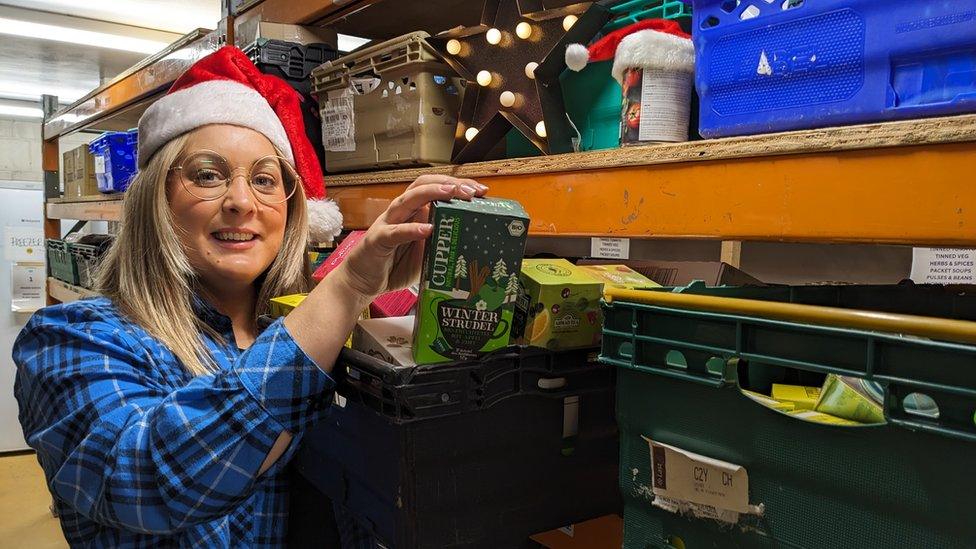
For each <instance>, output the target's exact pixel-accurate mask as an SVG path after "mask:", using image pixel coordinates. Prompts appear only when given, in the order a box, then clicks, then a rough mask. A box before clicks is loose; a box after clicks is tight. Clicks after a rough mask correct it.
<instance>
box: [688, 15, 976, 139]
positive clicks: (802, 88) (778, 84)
mask: <svg viewBox="0 0 976 549" xmlns="http://www.w3.org/2000/svg"><path fill="white" fill-rule="evenodd" d="M693 7H694V10H693V11H694V15H693V17H694V25H695V28H694V30H695V32H694V41H695V49H696V52H697V74H696V85H697V87H698V93H699V95H700V96H701V121H700V126H701V127H700V130H701V135H702V136H703V137H723V136H729V135H743V134H755V133H765V132H773V131H783V130H794V129H802V128H815V127H823V126H834V125H842V124H854V123H862V122H871V121H882V120H893V119H905V118H920V117H925V116H937V115H947V114H954V113H962V112H971V111H976V0H925V1H918V0H888V1H884V2H882V1H879V0H694V4H693Z"/></svg>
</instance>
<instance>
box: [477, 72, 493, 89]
mask: <svg viewBox="0 0 976 549" xmlns="http://www.w3.org/2000/svg"><path fill="white" fill-rule="evenodd" d="M477 80H478V85H480V86H488V85H489V84H491V73H490V72H488V71H480V72H478V76H477Z"/></svg>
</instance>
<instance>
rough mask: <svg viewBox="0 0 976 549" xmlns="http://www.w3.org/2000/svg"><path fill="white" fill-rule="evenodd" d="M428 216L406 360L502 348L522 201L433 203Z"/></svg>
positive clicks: (515, 277)
mask: <svg viewBox="0 0 976 549" xmlns="http://www.w3.org/2000/svg"><path fill="white" fill-rule="evenodd" d="M430 222H431V223H432V224H433V226H434V232H433V234H431V236H430V238H429V239H428V241H427V246H426V249H425V253H424V266H423V273H422V274H421V277H420V302H419V309H418V311H417V317H416V318H417V329H416V330H415V334H414V335H415V338H416V339H415V341H414V348H413V352H414V359H416V361H417V363H418V364H435V363H438V362H448V361H451V360H473V359H476V358H478V357H480V356H482V355H484V354H485V353H488V352H491V351H493V350H495V349H500V348H502V347H505V346H507V345H508V343H509V338H510V336H511V327H512V320H513V317H514V313H515V301H516V300H517V299H518V296H519V294H520V291H519V271H520V269H521V266H522V256H523V255H524V254H525V238H526V235H527V233H528V228H529V217H528V215H526V213H525V210H524V209H522V205H521V204H519V203H518V202H516V201H514V200H506V199H500V198H477V199H474V200H472V201H471V202H466V201H463V200H452V201H451V202H438V203H435V204H434V205H432V206H431V208H430Z"/></svg>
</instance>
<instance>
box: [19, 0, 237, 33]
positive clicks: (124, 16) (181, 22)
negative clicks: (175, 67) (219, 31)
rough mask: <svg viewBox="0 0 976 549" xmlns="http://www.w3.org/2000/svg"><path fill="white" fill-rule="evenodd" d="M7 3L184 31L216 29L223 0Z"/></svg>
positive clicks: (29, 0) (37, 0) (36, 0)
mask: <svg viewBox="0 0 976 549" xmlns="http://www.w3.org/2000/svg"><path fill="white" fill-rule="evenodd" d="M3 3H4V4H7V5H12V6H19V7H22V8H27V9H32V10H41V11H48V12H53V13H64V14H71V15H72V16H75V17H84V18H88V19H97V20H101V21H111V22H113V23H119V24H122V25H133V26H136V27H145V28H149V29H159V30H162V31H167V32H176V33H179V34H185V33H187V32H190V31H192V30H194V29H196V28H205V29H215V28H217V22H218V21H220V5H221V0H182V1H174V0H140V1H138V2H131V1H122V0H6V1H4V2H3Z"/></svg>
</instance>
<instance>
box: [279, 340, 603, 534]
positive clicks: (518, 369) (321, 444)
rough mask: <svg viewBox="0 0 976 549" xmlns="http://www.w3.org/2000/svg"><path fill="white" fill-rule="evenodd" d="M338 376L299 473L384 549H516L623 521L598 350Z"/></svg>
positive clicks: (355, 362)
mask: <svg viewBox="0 0 976 549" xmlns="http://www.w3.org/2000/svg"><path fill="white" fill-rule="evenodd" d="M337 372H339V373H337V377H338V379H339V394H340V395H341V397H337V400H338V401H339V403H337V404H336V405H335V406H333V408H332V411H331V412H330V416H329V418H328V419H327V420H325V421H323V422H322V423H321V424H319V425H318V426H316V427H315V428H313V429H312V430H311V431H310V432H308V433H307V434H306V435H305V438H304V441H303V444H302V447H301V449H300V450H299V454H298V456H297V457H296V460H295V465H296V467H297V469H298V470H299V471H300V472H301V474H302V475H303V476H305V477H306V478H307V479H308V480H310V481H311V483H312V484H313V485H314V486H315V487H316V488H317V489H319V490H320V491H321V492H323V493H324V494H325V495H327V496H328V497H329V498H330V499H331V500H333V501H335V502H336V503H339V504H340V505H342V506H344V507H345V508H346V509H348V511H349V513H350V514H351V515H352V516H353V517H355V518H356V520H358V521H359V522H360V523H361V524H362V525H363V526H364V527H366V528H367V529H369V530H371V531H372V532H373V533H374V535H376V536H377V538H378V539H379V540H380V541H382V543H383V544H384V545H386V546H387V547H390V548H396V549H412V548H428V547H430V548H434V547H436V548H444V547H485V548H489V547H490V548H493V549H494V548H499V547H502V548H503V547H518V546H522V545H523V544H524V543H525V541H526V539H527V538H528V536H530V535H532V534H535V533H539V532H545V531H548V530H551V529H553V528H558V527H561V526H565V525H567V524H572V523H575V522H580V521H583V520H587V519H591V518H595V517H599V516H602V515H606V514H610V513H619V512H620V509H621V499H620V495H619V492H618V490H617V461H618V460H617V456H618V452H619V449H618V436H617V428H616V423H615V421H614V387H615V383H614V380H615V371H614V369H612V368H606V367H605V366H603V365H601V364H599V363H597V362H596V352H595V351H565V352H559V353H554V352H551V351H547V350H544V349H536V348H517V347H509V348H507V349H503V350H501V351H499V352H496V353H493V354H491V355H488V356H487V357H485V358H484V359H483V360H480V361H476V362H469V363H455V364H438V365H431V366H419V367H415V368H408V367H394V366H391V365H389V364H386V363H384V362H382V361H379V360H376V359H374V358H372V357H369V356H367V355H364V354H362V353H357V352H355V351H349V350H346V351H344V352H343V354H342V355H341V356H340V359H339V362H338V364H337ZM343 372H344V373H343ZM300 512H303V513H309V514H311V515H310V516H309V517H308V518H309V520H315V517H314V514H315V513H325V512H328V510H327V509H321V508H319V509H306V510H305V511H300Z"/></svg>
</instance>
